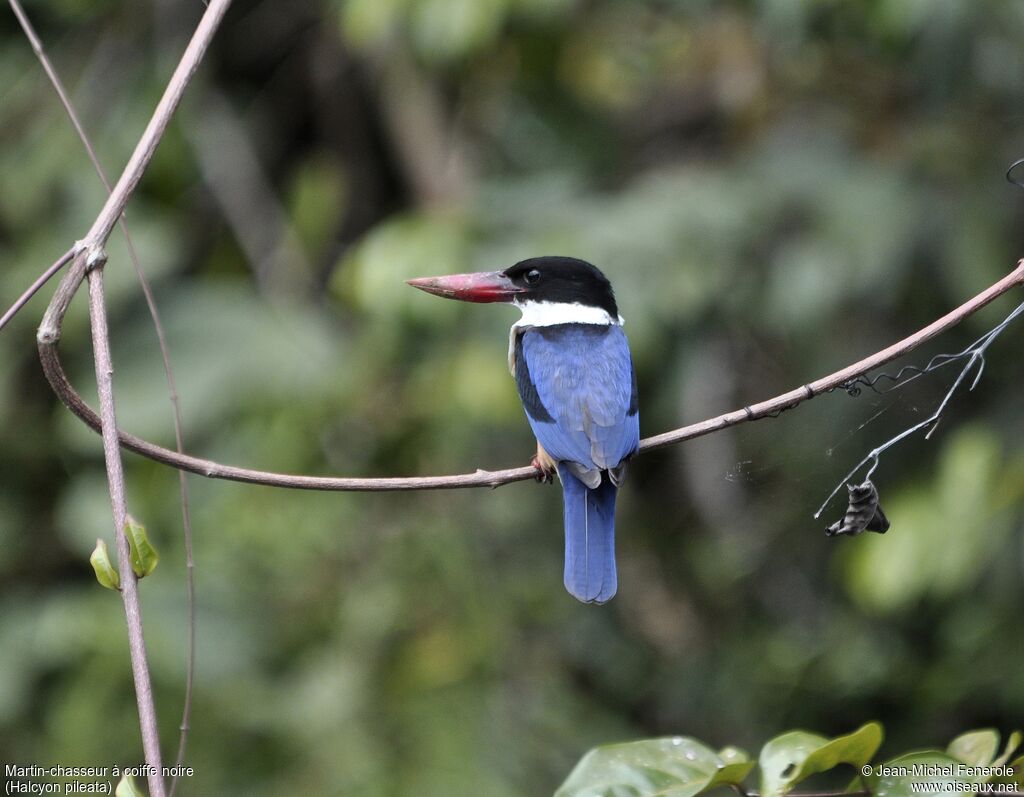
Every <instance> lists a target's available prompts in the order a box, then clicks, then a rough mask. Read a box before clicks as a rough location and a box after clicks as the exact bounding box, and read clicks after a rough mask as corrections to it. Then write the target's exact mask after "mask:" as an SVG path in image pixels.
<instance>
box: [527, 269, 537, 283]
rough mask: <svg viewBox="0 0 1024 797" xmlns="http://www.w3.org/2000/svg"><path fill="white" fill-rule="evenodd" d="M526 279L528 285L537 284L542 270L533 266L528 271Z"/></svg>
mask: <svg viewBox="0 0 1024 797" xmlns="http://www.w3.org/2000/svg"><path fill="white" fill-rule="evenodd" d="M524 279H525V280H526V284H527V285H536V284H537V282H538V281H539V280H540V272H539V271H537V269H535V268H531V269H530V270H529V271H527V272H526V277H524Z"/></svg>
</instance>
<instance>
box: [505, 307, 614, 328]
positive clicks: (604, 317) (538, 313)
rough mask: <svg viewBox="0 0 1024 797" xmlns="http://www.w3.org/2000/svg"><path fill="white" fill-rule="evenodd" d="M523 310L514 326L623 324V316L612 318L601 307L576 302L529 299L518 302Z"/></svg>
mask: <svg viewBox="0 0 1024 797" xmlns="http://www.w3.org/2000/svg"><path fill="white" fill-rule="evenodd" d="M515 305H516V307H518V308H519V309H520V310H522V312H523V317H522V318H520V319H519V320H518V321H517V322H516V323H515V324H514V326H516V327H550V326H554V325H556V324H599V325H602V326H612V325H616V326H622V324H623V323H624V322H623V320H622V316H618V317H616V318H612V316H611V315H610V314H609V313H608V311H607V310H605V309H603V308H601V307H591V306H589V305H584V304H578V303H576V302H535V301H531V300H527V301H525V302H516V303H515Z"/></svg>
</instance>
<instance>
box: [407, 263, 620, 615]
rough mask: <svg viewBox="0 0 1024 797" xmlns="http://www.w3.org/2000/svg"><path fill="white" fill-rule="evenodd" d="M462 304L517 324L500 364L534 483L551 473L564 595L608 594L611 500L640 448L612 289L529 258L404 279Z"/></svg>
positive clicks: (589, 271) (612, 578) (581, 272)
mask: <svg viewBox="0 0 1024 797" xmlns="http://www.w3.org/2000/svg"><path fill="white" fill-rule="evenodd" d="M409 284H410V285H412V286H413V287H415V288H419V289H420V290H423V291H426V292H427V293H432V294H435V295H437V296H443V297H445V298H448V299H461V300H462V301H466V302H503V303H506V304H512V305H515V306H516V307H518V308H519V309H520V310H521V311H522V314H523V317H522V318H521V319H519V321H517V322H516V323H515V324H513V325H512V329H511V330H510V332H509V347H508V365H509V370H511V371H512V375H513V376H514V377H515V380H516V386H517V387H518V388H519V397H520V398H521V399H522V402H523V408H524V409H525V410H526V418H527V420H528V421H529V422H530V426H531V427H532V429H533V433H534V435H535V436H536V438H537V456H536V457H535V458H534V460H533V464H534V466H535V467H536V468H537V469H538V471H539V475H541V476H542V477H544V478H546V479H550V477H551V474H552V472H556V471H557V473H558V478H559V480H560V481H561V483H562V494H563V502H564V517H565V588H566V589H567V590H569V592H570V593H571V594H572V595H573V596H574V597H576V598H577V599H578V600H581V601H583V602H585V603H605V602H606V601H608V600H610V599H611V597H612V596H613V595H614V594H615V591H616V589H617V587H618V579H617V576H616V572H615V498H616V494H617V493H618V489H619V485H620V484H621V483H622V480H623V478H624V477H625V475H626V466H627V464H628V462H629V460H630V458H631V457H632V456H633V455H634V454H635V453H636V452H637V448H638V447H639V445H640V416H639V412H638V407H637V392H636V372H635V371H634V369H633V361H632V358H631V356H630V353H629V343H628V341H627V340H626V334H625V333H624V332H623V331H622V317H621V316H620V315H619V311H618V306H617V305H616V303H615V294H614V293H613V292H612V286H611V283H610V282H608V279H607V278H606V277H605V276H604V274H602V273H601V272H600V271H599V270H598V269H597V268H596V267H595V266H592V265H591V264H590V263H587V262H586V261H584V260H577V259H575V258H571V257H535V258H531V259H530V260H523V261H521V262H519V263H516V264H515V265H514V266H512V267H511V268H507V269H505V270H504V271H492V272H481V273H478V274H453V275H450V276H446V277H423V278H420V279H413V280H409Z"/></svg>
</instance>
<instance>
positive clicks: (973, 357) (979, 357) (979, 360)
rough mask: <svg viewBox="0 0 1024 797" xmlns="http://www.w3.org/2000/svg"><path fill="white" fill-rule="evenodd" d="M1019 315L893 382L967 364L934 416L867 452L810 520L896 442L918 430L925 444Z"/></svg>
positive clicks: (1021, 307) (870, 471)
mask: <svg viewBox="0 0 1024 797" xmlns="http://www.w3.org/2000/svg"><path fill="white" fill-rule="evenodd" d="M1021 314H1024V304H1019V305H1017V307H1016V309H1014V310H1013V311H1012V312H1011V313H1010V314H1009V315H1008V316H1007V317H1006V318H1004V319H1003V320H1002V321H1001V322H1000V323H999V324H997V325H996V326H995V327H994V328H992V329H990V330H989V331H988V332H986V333H985V334H984V335H982V336H981V337H980V338H978V340H976V341H975V342H974V343H972V344H971V345H970V346H968V347H967V348H966V349H964V350H963V351H961V352H959V353H958V354H946V355H939V356H940V357H944V358H946V359H943V360H941V361H940V362H938V363H937V364H936V363H935V360H936V358H934V357H933V358H932V361H931V362H930V363H929V364H928V365H927V366H926V367H925V368H924V369H921V370H919V372H918V373H916V374H915V375H914V376H911V377H909V378H907V379H906V380H903V381H899V382H897V383H896V385H895V387H893V388H892V389H893V390H895V389H896V388H897V387H902V386H903V385H905V384H907V383H908V382H912V381H913V380H914V379H916V378H917V377H919V376H922V375H923V374H926V373H928V372H929V371H934V370H936V369H938V368H941V367H942V366H944V365H948V364H949V363H951V362H956V361H957V360H960V359H963V358H964V357H966V358H967V363H966V364H965V365H964V367H963V368H962V369H960V374H959V376H957V378H956V379H955V380H954V382H953V384H952V385H950V387H949V390H948V391H946V395H945V397H944V398H943V399H942V401H941V402H940V403H939V406H938V408H937V409H936V410H935V412H933V413H932V414H931V415H930V416H928V417H927V418H925V419H924V420H923V421H921V422H919V423H915V424H914V425H913V426H911V427H910V428H909V429H904V430H903V431H902V432H900V433H899V434H898V435H896V436H895V437H891V438H889V439H888V440H887V441H886V442H884V443H882V444H881V445H880V446H878V447H877V448H874V449H872V450H871V451H870V452H868V454H867V456H865V457H864V459H862V460H861V461H860V462H858V463H857V465H856V466H855V467H854V468H853V469H852V470H851V471H850V472H849V473H847V474H846V476H844V477H843V478H842V480H841V481H840V482H839V483H838V484H837V485H836V486H835V489H834V490H832V492H831V493H829V496H828V498H826V499H825V503H823V504H822V505H821V506H820V507H819V508H818V511H817V512H815V513H814V517H816V518H818V517H821V513H822V512H824V511H825V507H827V506H828V505H829V502H830V501H831V500H832V499H833V498H835V496H836V493H838V492H839V491H840V490H841V489H842V487H843V485H844V484H846V483H847V482H849V481H850V480H851V479H852V478H853V477H854V475H856V473H857V471H859V470H860V469H861V468H863V467H864V466H865V465H867V464H868V463H869V462H871V463H872V465H871V467H870V468H869V469H868V472H867V473H866V474H865V475H864V480H865V481H867V480H868V479H870V478H871V476H872V475H873V474H874V472H875V470H876V469H877V468H878V464H879V457H880V456H881V455H882V454H883V453H884V452H885V451H888V450H889V449H890V448H892V447H893V446H894V445H896V444H897V443H898V442H900V441H901V440H904V439H906V438H908V437H910V436H911V435H912V434H914V432H917V431H920V430H921V429H928V432H927V433H926V434H925V439H926V440H927V439H928V438H929V437H931V435H932V432H933V431H935V427H936V426H937V424H938V422H939V419H940V418H942V413H943V412H944V411H945V409H946V406H947V405H948V404H949V402H950V400H951V399H952V398H953V394H954V393H956V391H957V389H958V388H959V387H960V385H961V384H963V382H964V380H965V379H966V378H967V374H969V373H970V371H971V369H972V368H973V367H974V366H975V364H977V366H978V371H977V373H976V374H975V375H974V380H973V381H972V382H971V386H970V388H969V389H970V390H974V388H975V387H977V385H978V381H979V380H980V379H981V375H982V373H983V372H984V370H985V352H986V350H987V349H988V347H989V346H991V345H992V343H993V341H995V339H996V338H998V337H999V336H1000V335H1001V334H1002V333H1003V331H1004V330H1005V329H1006V327H1007V326H1009V324H1010V323H1011V322H1012V321H1013V320H1014V319H1015V318H1017V317H1018V316H1020V315H1021ZM901 373H902V371H901ZM870 384H872V383H869V386H870Z"/></svg>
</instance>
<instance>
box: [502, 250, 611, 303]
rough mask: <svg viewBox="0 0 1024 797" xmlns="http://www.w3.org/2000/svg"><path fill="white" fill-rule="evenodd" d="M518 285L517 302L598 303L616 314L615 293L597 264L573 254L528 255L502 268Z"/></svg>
mask: <svg viewBox="0 0 1024 797" xmlns="http://www.w3.org/2000/svg"><path fill="white" fill-rule="evenodd" d="M502 273H503V274H504V275H505V276H506V277H508V279H509V280H511V281H512V283H513V284H514V285H515V286H516V287H518V288H521V289H522V292H521V293H519V294H518V295H517V296H516V297H515V301H516V302H517V303H520V302H524V301H535V302H565V303H568V304H582V305H584V306H587V307H600V308H601V309H602V310H604V311H605V312H607V313H608V315H610V316H611V317H612V318H617V317H618V315H619V309H618V306H617V305H616V304H615V293H614V292H613V291H612V284H611V283H610V282H609V281H608V278H607V277H605V275H604V274H602V273H601V271H600V269H598V268H597V266H593V265H591V264H590V263H588V262H587V261H586V260H579V259H577V258H575V257H555V256H549V257H531V258H530V259H529V260H521V261H520V262H518V263H516V264H515V265H514V266H511V267H510V268H507V269H505V271H503V272H502Z"/></svg>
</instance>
